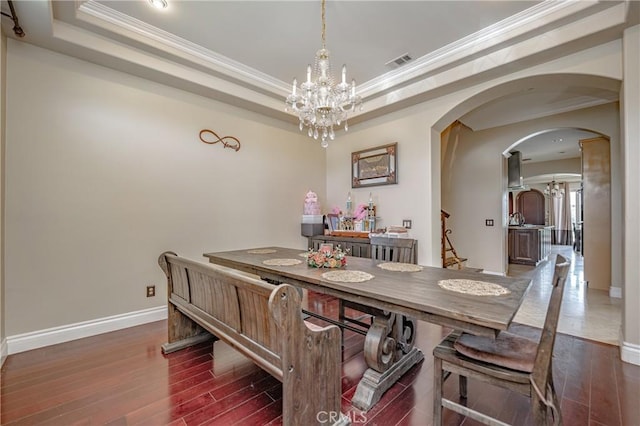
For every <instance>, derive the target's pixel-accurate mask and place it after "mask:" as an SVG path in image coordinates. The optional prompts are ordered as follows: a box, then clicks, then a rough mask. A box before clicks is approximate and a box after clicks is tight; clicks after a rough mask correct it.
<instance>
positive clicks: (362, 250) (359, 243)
mask: <svg viewBox="0 0 640 426" xmlns="http://www.w3.org/2000/svg"><path fill="white" fill-rule="evenodd" d="M308 240H309V248H311V249H314V250H318V248H319V247H320V245H321V244H333V245H334V247H335V246H338V245H339V246H340V248H341V249H343V250H349V255H350V256H355V257H371V243H370V241H369V238H358V237H334V236H331V235H314V236H313V237H309V238H308Z"/></svg>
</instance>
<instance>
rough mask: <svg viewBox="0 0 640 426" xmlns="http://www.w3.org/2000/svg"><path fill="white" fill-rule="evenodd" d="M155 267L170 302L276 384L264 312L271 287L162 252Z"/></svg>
mask: <svg viewBox="0 0 640 426" xmlns="http://www.w3.org/2000/svg"><path fill="white" fill-rule="evenodd" d="M163 260H164V263H165V264H164V265H162V263H163ZM160 264H161V266H162V268H163V270H165V273H166V274H167V278H168V285H169V289H168V292H169V302H170V303H173V304H174V305H175V307H176V308H177V309H178V310H180V311H181V312H182V313H184V314H185V315H187V316H188V317H190V318H191V319H193V320H194V321H196V322H197V323H198V324H199V325H200V326H201V327H203V328H204V329H206V330H207V331H209V332H211V333H212V334H214V335H216V336H218V337H220V338H221V339H223V340H224V341H225V342H227V343H228V344H230V345H231V346H233V347H235V348H236V349H237V350H239V351H240V352H242V353H244V354H245V355H247V356H249V357H250V358H252V359H253V360H254V361H255V362H256V363H257V364H258V365H260V367H262V368H264V369H265V370H267V371H269V372H270V373H271V374H273V375H274V376H276V377H278V378H279V379H280V380H282V370H281V366H282V360H281V355H280V351H281V339H280V331H279V330H278V327H277V326H276V324H275V322H274V321H273V319H272V318H271V317H270V313H269V296H270V295H271V293H272V291H273V290H274V288H275V287H274V286H273V285H270V284H267V283H265V282H264V281H262V280H259V279H255V278H252V277H250V276H247V275H245V274H242V273H240V272H237V271H234V270H232V269H228V268H224V267H221V266H218V265H213V264H205V263H200V262H195V261H192V260H189V259H185V258H182V257H178V256H177V255H175V254H173V253H163V255H162V256H161V258H160ZM165 268H166V269H165Z"/></svg>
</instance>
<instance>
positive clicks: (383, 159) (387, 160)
mask: <svg viewBox="0 0 640 426" xmlns="http://www.w3.org/2000/svg"><path fill="white" fill-rule="evenodd" d="M396 183H398V142H394V143H390V144H387V145H381V146H377V147H375V148H369V149H363V150H361V151H355V152H352V153H351V187H352V188H361V187H365V186H377V185H392V184H396Z"/></svg>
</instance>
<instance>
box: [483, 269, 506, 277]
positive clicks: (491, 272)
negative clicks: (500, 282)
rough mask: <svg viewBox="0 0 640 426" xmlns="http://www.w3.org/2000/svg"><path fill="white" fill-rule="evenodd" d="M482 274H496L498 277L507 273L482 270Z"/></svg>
mask: <svg viewBox="0 0 640 426" xmlns="http://www.w3.org/2000/svg"><path fill="white" fill-rule="evenodd" d="M482 273H483V274H487V275H498V276H500V277H506V276H507V274H505V273H504V272H495V271H484V270H483V271H482Z"/></svg>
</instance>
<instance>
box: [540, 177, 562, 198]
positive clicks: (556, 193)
mask: <svg viewBox="0 0 640 426" xmlns="http://www.w3.org/2000/svg"><path fill="white" fill-rule="evenodd" d="M544 195H548V196H549V197H553V198H561V197H563V196H564V188H560V185H559V184H558V183H557V182H556V181H555V180H552V181H551V182H550V183H548V184H547V187H546V188H545V190H544Z"/></svg>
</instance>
